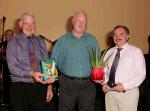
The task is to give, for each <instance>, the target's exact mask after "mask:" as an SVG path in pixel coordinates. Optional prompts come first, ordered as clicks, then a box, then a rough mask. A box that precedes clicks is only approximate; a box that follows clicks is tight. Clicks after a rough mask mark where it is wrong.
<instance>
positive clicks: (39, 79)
mask: <svg viewBox="0 0 150 111" xmlns="http://www.w3.org/2000/svg"><path fill="white" fill-rule="evenodd" d="M30 75H31V76H32V77H33V79H34V80H35V81H36V82H40V83H42V84H51V83H54V82H55V78H48V80H43V74H42V73H40V72H34V71H31V72H30Z"/></svg>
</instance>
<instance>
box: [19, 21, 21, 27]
mask: <svg viewBox="0 0 150 111" xmlns="http://www.w3.org/2000/svg"><path fill="white" fill-rule="evenodd" d="M19 27H20V28H22V21H21V20H20V21H19Z"/></svg>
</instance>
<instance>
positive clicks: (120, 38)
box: [113, 27, 129, 47]
mask: <svg viewBox="0 0 150 111" xmlns="http://www.w3.org/2000/svg"><path fill="white" fill-rule="evenodd" d="M113 38H114V42H115V44H116V45H117V46H118V47H122V46H123V45H124V44H126V43H127V42H128V38H129V35H128V34H127V32H126V31H125V29H124V28H122V27H120V28H117V29H116V30H114V36H113Z"/></svg>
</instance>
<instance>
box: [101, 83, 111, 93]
mask: <svg viewBox="0 0 150 111" xmlns="http://www.w3.org/2000/svg"><path fill="white" fill-rule="evenodd" d="M102 90H103V92H104V93H107V92H108V91H109V90H110V87H109V86H108V85H107V84H104V85H103V87H102Z"/></svg>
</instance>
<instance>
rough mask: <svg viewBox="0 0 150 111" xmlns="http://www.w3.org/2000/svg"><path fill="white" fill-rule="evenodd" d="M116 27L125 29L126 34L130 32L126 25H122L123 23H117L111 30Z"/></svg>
mask: <svg viewBox="0 0 150 111" xmlns="http://www.w3.org/2000/svg"><path fill="white" fill-rule="evenodd" d="M118 28H123V29H124V30H125V31H126V33H127V34H128V35H129V34H130V32H129V29H128V28H127V27H126V26H123V25H117V26H116V27H114V29H113V32H114V31H115V30H116V29H118Z"/></svg>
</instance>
